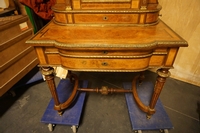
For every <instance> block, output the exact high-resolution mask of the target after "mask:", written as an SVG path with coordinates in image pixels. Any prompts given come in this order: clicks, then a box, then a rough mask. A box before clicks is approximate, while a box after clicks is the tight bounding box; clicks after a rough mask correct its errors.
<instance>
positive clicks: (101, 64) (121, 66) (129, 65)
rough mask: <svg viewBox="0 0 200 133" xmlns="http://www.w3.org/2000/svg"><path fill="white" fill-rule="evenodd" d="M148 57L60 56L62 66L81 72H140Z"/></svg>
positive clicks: (146, 64)
mask: <svg viewBox="0 0 200 133" xmlns="http://www.w3.org/2000/svg"><path fill="white" fill-rule="evenodd" d="M149 60H150V57H146V58H137V59H101V58H100V59H98V58H96V59H93V58H89V59H87V58H67V57H62V56H61V62H62V66H64V67H66V68H67V69H72V70H79V71H81V70H83V71H126V70H127V71H128V70H131V71H141V70H145V69H147V68H148V66H149Z"/></svg>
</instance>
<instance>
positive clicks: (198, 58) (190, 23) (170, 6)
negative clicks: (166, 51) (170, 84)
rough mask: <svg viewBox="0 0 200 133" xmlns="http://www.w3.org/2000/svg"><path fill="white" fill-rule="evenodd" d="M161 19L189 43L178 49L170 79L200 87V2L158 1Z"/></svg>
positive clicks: (199, 0)
mask: <svg viewBox="0 0 200 133" xmlns="http://www.w3.org/2000/svg"><path fill="white" fill-rule="evenodd" d="M159 3H160V5H161V6H162V7H163V8H162V10H161V14H162V17H161V19H162V20H163V21H164V22H165V23H166V24H167V25H169V26H170V27H171V28H172V29H173V30H174V31H175V32H177V33H178V34H179V35H180V36H181V37H182V38H184V39H185V40H186V41H188V43H189V47H186V48H185V47H183V48H180V50H179V53H178V55H177V58H176V61H175V63H174V69H171V70H170V72H171V74H172V75H171V77H172V78H175V79H179V80H182V81H185V82H188V83H191V84H194V85H197V86H200V0H190V1H189V0H159Z"/></svg>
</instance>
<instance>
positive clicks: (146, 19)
mask: <svg viewBox="0 0 200 133" xmlns="http://www.w3.org/2000/svg"><path fill="white" fill-rule="evenodd" d="M158 14H159V12H154V13H130V14H123V13H116V14H110V13H102V14H98V13H96V14H93V13H91V14H85V13H77V14H70V13H69V14H65V13H55V19H54V20H55V22H57V24H61V25H62V24H141V25H143V24H152V25H154V24H156V23H157V22H158V16H159V15H158Z"/></svg>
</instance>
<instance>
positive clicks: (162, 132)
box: [160, 129, 169, 133]
mask: <svg viewBox="0 0 200 133" xmlns="http://www.w3.org/2000/svg"><path fill="white" fill-rule="evenodd" d="M160 132H161V133H169V131H168V129H160Z"/></svg>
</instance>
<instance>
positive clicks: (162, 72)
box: [147, 69, 170, 119]
mask: <svg viewBox="0 0 200 133" xmlns="http://www.w3.org/2000/svg"><path fill="white" fill-rule="evenodd" d="M157 74H158V77H157V80H156V83H155V87H154V92H153V95H152V98H151V101H150V105H149V109H150V110H154V109H155V105H156V103H157V100H158V98H159V96H160V93H161V91H162V89H163V86H164V84H165V81H166V78H167V77H169V76H170V72H169V71H168V69H159V70H157ZM151 115H152V114H150V113H147V118H148V119H150V118H151Z"/></svg>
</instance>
